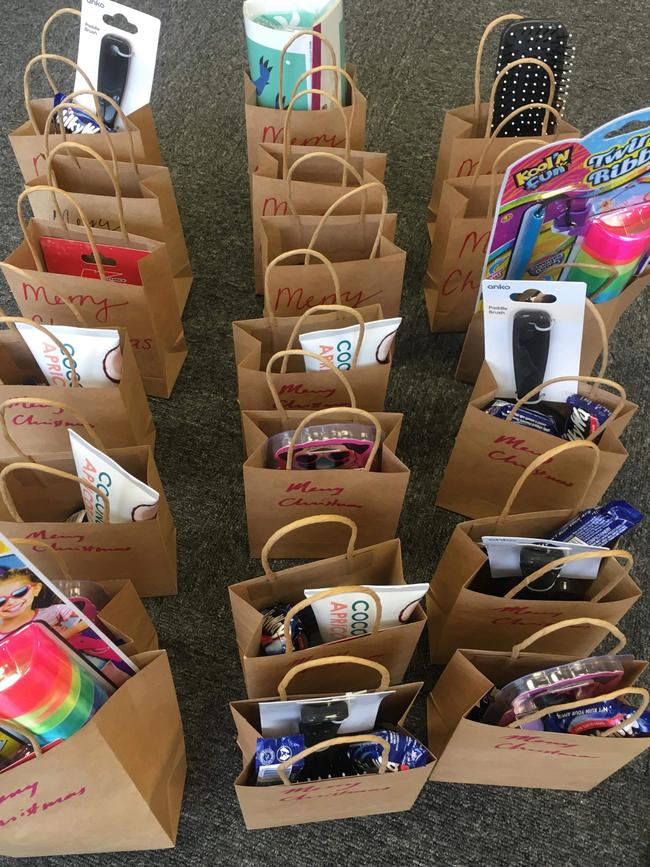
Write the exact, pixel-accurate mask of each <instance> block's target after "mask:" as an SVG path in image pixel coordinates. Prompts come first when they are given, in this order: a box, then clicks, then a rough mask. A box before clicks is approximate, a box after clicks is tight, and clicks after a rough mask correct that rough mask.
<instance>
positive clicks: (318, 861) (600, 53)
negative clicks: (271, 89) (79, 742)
mask: <svg viewBox="0 0 650 867" xmlns="http://www.w3.org/2000/svg"><path fill="white" fill-rule="evenodd" d="M134 5H135V4H134ZM137 5H138V6H139V8H141V9H143V10H145V11H148V12H152V13H154V14H159V15H161V16H162V17H163V25H162V45H161V50H160V56H159V60H158V68H157V77H156V85H155V92H154V98H153V107H154V113H155V117H156V121H157V125H158V130H159V136H160V141H161V145H162V151H163V154H164V157H165V159H166V161H167V163H168V165H169V166H170V167H171V170H172V174H173V176H174V181H175V184H176V190H177V195H178V202H179V207H180V210H181V215H182V217H183V221H184V225H185V229H186V235H187V239H188V245H189V247H190V254H191V258H192V264H193V267H194V273H195V277H196V279H195V284H194V288H193V290H192V294H191V296H190V300H189V304H188V307H187V312H186V316H185V327H186V333H187V339H188V343H189V346H190V357H189V360H188V361H187V363H186V365H185V368H184V370H183V372H182V374H181V376H180V379H179V380H178V383H177V386H176V389H175V391H174V394H173V396H172V398H171V400H169V401H164V400H154V401H152V404H153V411H154V416H155V421H156V425H157V428H158V446H157V452H156V454H157V461H158V465H159V469H160V472H161V475H162V478H163V480H164V483H165V487H166V491H167V495H168V497H169V500H170V503H171V507H172V510H173V512H174V515H175V518H176V522H177V525H178V538H179V569H180V592H179V594H178V596H177V597H175V598H168V599H163V600H152V601H150V602H149V603H148V608H149V611H150V612H151V615H152V617H153V618H154V620H155V623H156V626H157V628H158V631H159V634H160V640H161V644H162V646H163V647H166V648H167V649H168V651H169V654H170V658H171V663H172V667H173V671H174V675H175V679H176V685H177V689H178V695H179V700H180V705H181V710H182V713H183V719H184V725H185V733H186V739H187V751H188V759H189V773H188V779H187V788H186V792H185V800H184V805H183V813H182V817H181V824H180V831H179V836H178V845H177V847H176V849H175V850H172V851H163V852H152V853H146V854H145V853H133V854H113V855H105V856H84V857H77V858H65V859H63V858H62V859H58V858H51V859H48V858H41V859H34V861H35V862H37V863H39V864H43V865H46V864H47V865H59V864H61V865H63V864H66V865H77V864H78V865H140V864H142V865H144V864H148V865H152V867H153V865H158V864H160V865H163V864H164V865H221V864H228V865H230V864H242V865H262V864H267V863H271V864H273V863H277V862H282V863H285V864H293V863H296V864H300V865H304V867H312V865H314V867H315V865H318V867H320V865H331V864H351V863H375V864H382V865H384V864H385V865H393V864H410V865H445V867H468V865H479V864H489V865H491V867H500V865H524V864H528V863H530V862H531V861H536V862H537V863H540V864H544V865H555V864H565V865H570V867H574V865H575V867H578V865H583V864H588V863H593V862H594V861H596V862H598V861H600V860H602V861H603V863H606V864H609V865H626V867H631V865H640V864H647V863H648V851H647V848H646V847H647V819H648V768H649V766H648V759H647V758H645V759H643V758H641V759H639V760H637V761H635V762H633V763H632V764H631V765H629V766H628V767H626V768H625V769H624V770H622V771H621V772H620V773H618V774H617V775H615V776H614V777H613V778H611V779H609V780H608V781H607V782H606V783H604V784H603V785H601V786H600V787H599V788H597V789H595V790H594V791H592V792H590V793H588V794H576V793H570V792H566V793H565V792H559V793H552V792H545V791H534V790H513V789H503V788H498V787H494V788H479V787H468V786H457V785H447V784H435V785H434V784H429V785H427V786H426V788H425V789H424V791H423V793H422V795H421V797H420V799H419V801H418V802H417V804H416V806H415V807H414V808H413V810H412V811H411V812H410V813H405V814H397V815H394V816H387V817H374V818H366V819H354V820H349V821H345V822H339V823H336V824H321V825H309V826H301V827H296V828H285V829H280V830H268V831H256V832H251V833H247V832H246V831H245V829H244V825H243V822H242V819H241V815H240V812H239V808H238V804H237V800H236V797H235V793H234V790H233V779H234V778H235V776H236V775H237V774H238V772H239V771H240V768H241V762H240V756H239V751H238V749H237V747H236V745H235V737H234V731H233V727H232V723H231V718H230V713H229V710H228V702H229V701H231V700H233V699H236V698H241V697H244V692H243V683H242V678H241V671H240V666H239V660H238V657H237V653H236V648H235V640H234V635H233V630H232V621H231V617H230V610H229V605H228V597H227V592H226V587H227V585H228V584H229V583H231V582H234V581H239V580H242V579H244V578H248V577H252V576H254V575H256V574H259V563H258V562H256V561H253V560H250V559H249V558H248V554H247V550H248V549H247V539H246V527H245V521H244V501H243V492H242V484H241V471H240V463H241V453H242V449H241V441H240V433H239V420H238V413H237V406H236V403H235V378H234V375H233V359H232V350H231V333H230V322H231V320H233V319H242V318H250V317H253V316H256V315H258V311H259V309H260V305H259V303H258V301H257V299H256V298H255V296H254V294H253V291H252V267H251V232H250V225H249V211H248V185H247V178H246V161H245V138H244V126H243V109H242V69H243V68H244V63H245V55H244V37H243V27H242V22H241V12H240V7H241V3H240V2H239V0H219V2H216V0H140V2H139V3H138V4H137ZM511 5H512V4H505V6H504V4H502V3H499V2H497V0H482V2H479V0H472V2H467V3H461V2H458V0H457V2H449V0H444V2H435V0H411V2H408V3H406V2H404V0H401V2H400V0H393V2H388V0H347V2H346V7H347V8H346V17H347V24H348V27H347V30H348V38H347V44H348V54H349V57H350V59H351V60H353V61H354V62H356V63H357V64H358V67H359V75H360V81H361V85H362V89H363V91H364V92H365V93H366V94H367V96H368V100H369V110H368V142H367V147H368V149H371V150H380V151H387V152H388V153H389V155H390V161H389V170H388V175H387V185H388V190H389V194H390V198H391V204H392V207H393V209H395V210H396V211H398V213H399V215H400V222H399V230H398V241H399V243H400V244H401V246H402V247H405V248H406V249H407V250H408V251H409V261H408V271H407V279H406V287H405V295H404V301H403V315H404V316H405V324H404V326H403V331H402V333H401V336H400V340H399V346H398V351H397V357H396V361H395V364H394V368H393V374H392V380H391V386H390V394H389V399H388V403H387V408H388V409H390V410H394V411H402V412H404V413H405V423H404V432H403V436H402V439H401V446H400V450H399V451H400V455H401V457H402V459H403V460H404V461H405V462H406V464H407V465H408V466H409V467H410V468H411V469H412V473H413V475H412V482H411V485H410V488H409V492H408V496H407V499H406V504H405V508H404V512H403V515H402V521H401V526H400V536H401V538H402V543H403V550H404V560H405V574H406V576H407V580H408V581H412V582H413V581H428V580H429V579H430V577H431V574H432V572H433V569H434V567H435V564H436V563H437V561H438V559H439V557H440V555H441V552H442V551H443V549H444V546H445V544H446V542H447V540H448V538H449V536H450V533H451V530H452V528H453V526H454V524H455V523H456V522H457V521H458V520H459V518H458V516H455V515H451V514H449V513H446V512H441V511H439V510H437V509H435V508H434V507H433V501H434V498H435V493H436V490H437V487H438V485H439V482H440V478H441V474H442V472H443V469H444V466H445V462H446V460H447V458H448V455H449V452H450V449H451V447H452V443H453V439H454V435H455V433H456V431H457V429H458V425H459V422H460V419H461V417H462V414H463V411H464V408H465V405H466V402H467V399H468V394H469V388H468V387H467V386H464V385H461V384H459V383H457V382H455V381H454V379H453V371H454V367H455V362H456V359H457V356H458V352H459V349H460V345H461V339H460V337H459V336H458V335H450V336H434V335H432V334H431V333H430V332H429V330H428V327H427V324H426V320H425V312H424V304H423V299H422V294H421V285H422V279H423V274H424V269H425V265H426V260H427V256H428V241H427V234H426V229H425V225H424V213H425V208H426V204H427V201H428V198H429V195H430V190H431V180H432V176H433V169H434V163H435V154H436V147H437V143H438V138H439V135H440V130H441V126H442V120H443V115H444V112H445V110H446V109H448V108H450V107H453V106H456V105H460V104H465V103H468V102H470V100H471V98H472V93H471V82H472V74H473V58H474V54H475V49H476V45H477V42H478V39H479V36H480V33H481V30H482V28H483V26H484V24H485V23H487V22H488V21H489V20H490V19H491V18H493V17H495V16H496V15H498V14H501V13H503V12H506V11H510V6H511ZM56 7H57V4H56V3H55V2H53V0H30V2H29V3H23V2H19V0H3V2H2V4H1V7H0V15H1V16H2V19H3V20H2V25H3V26H2V37H1V42H0V48H1V52H0V80H1V81H2V94H1V96H0V130H2V131H3V133H5V134H6V133H8V132H9V131H10V130H11V129H12V128H14V127H16V126H17V125H18V124H19V123H22V122H23V120H24V119H25V111H24V108H23V106H22V104H21V91H22V86H21V80H22V69H23V67H24V65H25V63H26V61H27V60H28V59H29V58H30V56H32V55H33V54H35V53H36V52H37V49H38V44H39V30H40V27H41V24H42V22H43V21H44V20H45V17H46V16H47V15H48V14H49V13H50V12H51V11H53V10H54V9H55V8H56ZM518 11H522V12H526V13H528V14H529V15H530V16H531V17H538V18H549V17H551V16H553V15H555V16H557V17H561V18H562V20H564V21H565V22H566V23H567V24H568V25H570V27H571V29H572V30H573V33H574V34H575V41H576V44H577V51H576V62H575V74H574V78H573V82H572V86H571V93H570V103H569V111H568V117H569V119H570V120H571V121H572V122H573V123H574V124H575V125H576V126H578V127H579V128H581V129H583V130H585V131H587V130H590V129H592V128H594V126H596V125H599V124H601V123H603V122H605V121H606V120H609V119H610V118H612V117H614V116H615V115H616V114H621V113H623V112H625V111H631V110H632V109H635V108H638V107H640V106H642V105H643V104H644V100H645V99H646V98H647V92H648V88H647V78H648V72H649V64H648V54H647V29H646V27H645V26H644V24H647V4H646V2H645V0H621V2H619V3H616V4H615V3H612V2H609V0H590V2H577V3H572V4H566V5H565V4H559V3H548V2H543V0H528V2H527V3H526V4H525V5H524V6H522V7H521V9H520V10H518ZM52 34H53V41H52V46H53V47H55V46H56V47H58V48H60V49H61V50H63V52H64V53H67V54H68V55H71V54H73V53H74V52H75V51H76V45H74V44H73V39H72V37H71V36H69V35H66V33H65V28H64V27H63V22H60V24H57V25H56V26H55V28H54V29H53V31H52ZM494 50H495V49H494ZM488 55H489V56H490V57H493V56H494V55H493V52H492V53H491V54H490V52H488ZM488 66H489V67H490V68H491V66H492V60H491V59H490V60H489V61H488ZM39 88H40V90H39ZM35 89H36V93H37V94H38V95H45V94H46V92H47V91H46V90H45V82H44V81H43V80H39V79H38V76H37V77H36V80H35ZM0 160H1V170H2V182H3V183H2V195H1V196H0V218H1V224H0V225H1V226H2V230H1V231H2V253H3V254H6V253H8V252H9V251H10V250H11V249H13V247H14V246H15V245H16V244H17V243H18V239H19V238H18V228H17V224H16V218H15V207H14V202H15V197H16V194H17V193H18V191H19V189H20V179H19V174H18V171H17V169H16V168H15V164H14V160H13V154H12V152H11V150H10V148H9V146H8V144H7V142H6V139H4V136H3V141H2V143H1V145H0ZM0 303H1V304H2V305H3V306H6V309H7V310H9V311H13V310H14V307H13V303H12V302H11V301H10V300H9V299H8V292H7V291H6V288H5V287H3V290H2V295H1V296H0ZM649 329H650V297H649V296H648V295H647V294H646V297H645V298H642V299H640V300H639V301H638V302H637V303H636V304H635V306H634V307H633V309H632V310H631V311H630V312H629V313H628V314H627V315H626V317H625V318H624V320H623V321H622V322H621V323H620V324H619V326H618V329H617V331H616V333H615V335H614V337H613V338H612V341H611V352H612V362H611V368H610V374H611V375H612V377H613V378H615V379H618V380H619V381H620V382H622V383H623V384H624V385H625V386H626V387H627V389H628V392H629V394H630V396H631V398H632V399H633V400H635V401H637V402H638V403H639V404H641V411H640V412H639V414H638V415H637V417H636V419H635V420H634V422H633V424H632V425H631V426H630V427H629V428H628V429H627V431H626V433H625V444H626V446H627V448H628V450H629V452H630V459H629V460H628V462H627V464H626V465H625V467H624V468H623V470H622V472H621V473H620V474H619V476H618V478H617V479H616V481H615V483H614V485H613V486H612V488H611V494H612V496H616V497H625V498H628V499H630V500H631V501H632V502H633V503H635V504H636V505H637V506H638V507H640V508H641V509H642V510H643V511H645V512H646V513H647V512H648V511H649V509H650V497H649V495H648V489H647V486H646V478H647V475H648V469H649V459H648V453H649V445H650V443H649V437H648V427H647V424H648V414H647V407H648V404H649V401H650V377H648V374H647V364H646V353H647V346H648V330H649ZM649 533H650V521H646V523H645V525H644V526H642V528H641V529H638V530H637V531H635V532H634V535H633V536H631V537H630V547H631V548H632V550H633V552H634V553H635V555H637V557H638V565H637V567H636V570H635V574H636V578H637V581H639V583H640V584H641V585H642V586H643V585H646V584H647V581H646V570H647V566H648V560H647V557H646V555H645V545H647V542H648V534H649ZM648 606H649V603H648V597H647V596H646V597H645V598H644V599H643V600H642V601H641V602H639V603H638V604H637V605H636V606H635V607H634V608H633V609H632V611H631V612H630V613H629V614H628V615H627V617H626V618H625V620H624V621H623V624H624V629H625V631H626V632H627V635H628V637H629V646H630V649H631V650H632V651H633V652H634V653H635V654H636V655H637V656H638V657H640V658H648V656H647V655H648V653H649V652H650V641H649V632H648V628H647V624H648V611H649V609H648ZM408 676H409V679H411V680H416V679H418V680H419V679H423V680H425V681H426V683H427V685H428V686H429V685H430V684H431V683H432V682H433V675H432V672H431V670H430V667H429V666H428V665H427V657H426V653H425V647H424V644H422V645H421V647H420V650H419V652H418V654H417V655H416V659H415V660H414V662H413V664H412V666H411V668H410V670H409V675H408ZM409 724H410V726H411V729H412V730H413V731H414V732H415V733H418V734H419V735H420V736H422V737H424V734H425V713H424V701H423V698H422V697H421V698H420V700H419V701H418V703H417V704H416V707H415V708H414V710H413V713H412V715H411V718H410V723H409ZM78 830H79V833H80V834H83V828H79V829H78ZM5 833H6V832H5ZM1 863H8V859H4V861H2V862H1Z"/></svg>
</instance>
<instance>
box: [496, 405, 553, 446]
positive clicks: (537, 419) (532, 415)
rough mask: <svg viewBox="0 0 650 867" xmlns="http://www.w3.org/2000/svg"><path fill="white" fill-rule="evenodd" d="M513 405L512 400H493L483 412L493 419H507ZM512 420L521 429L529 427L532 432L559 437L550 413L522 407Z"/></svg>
mask: <svg viewBox="0 0 650 867" xmlns="http://www.w3.org/2000/svg"><path fill="white" fill-rule="evenodd" d="M514 405H515V404H514V401H512V400H500V399H499V400H493V401H492V403H491V404H490V405H489V406H488V407H486V409H485V410H484V411H485V412H486V413H487V414H488V415H493V416H494V417H495V418H507V416H508V413H509V412H510V410H511V409H512V408H513V406H514ZM512 420H513V422H514V423H515V424H520V425H521V426H522V427H530V428H533V430H538V431H541V432H542V433H547V434H551V435H552V436H556V437H557V436H559V435H560V431H559V428H558V425H557V421H556V419H555V416H553V415H551V414H550V413H545V412H542V411H541V410H539V409H531V408H530V407H528V406H522V407H520V408H519V409H518V410H517V412H516V413H515V414H514V416H513V419H512Z"/></svg>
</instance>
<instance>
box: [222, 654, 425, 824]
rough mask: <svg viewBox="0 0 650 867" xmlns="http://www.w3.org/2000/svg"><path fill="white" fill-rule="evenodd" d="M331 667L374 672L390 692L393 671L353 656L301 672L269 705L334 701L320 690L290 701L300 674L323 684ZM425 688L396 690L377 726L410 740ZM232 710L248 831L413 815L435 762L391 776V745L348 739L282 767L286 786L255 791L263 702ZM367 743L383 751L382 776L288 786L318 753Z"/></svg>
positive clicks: (236, 703)
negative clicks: (299, 766)
mask: <svg viewBox="0 0 650 867" xmlns="http://www.w3.org/2000/svg"><path fill="white" fill-rule="evenodd" d="M330 665H333V666H335V667H336V669H339V667H340V666H341V665H344V666H346V667H347V666H350V665H357V666H365V667H371V668H372V669H373V670H374V671H376V672H379V674H380V675H381V682H380V684H379V686H378V687H376V689H377V690H380V691H383V690H385V689H386V687H387V686H388V682H389V681H388V678H389V675H388V671H387V670H386V669H385V668H384V667H383V666H382V665H377V664H376V663H372V662H369V661H368V660H366V659H357V658H356V657H353V656H343V657H328V658H326V659H321V660H313V661H310V662H305V663H303V664H302V665H300V666H296V668H295V669H293V671H292V672H289V674H288V675H287V676H286V677H285V679H284V681H283V682H282V684H280V687H279V688H278V693H279V698H278V699H267V700H270V701H273V700H277V701H286V700H287V698H289V699H294V698H318V697H323V696H327V695H331V694H332V693H331V692H323V691H322V689H321V688H320V687H319V692H318V693H316V694H313V693H312V694H302V695H293V694H292V695H291V696H288V695H287V688H288V686H289V683H290V682H291V680H292V679H293V676H294V674H297V673H298V670H299V669H300V670H305V669H307V668H313V669H316V668H318V669H319V671H318V677H319V680H320V678H321V674H325V672H326V668H325V667H326V666H330ZM314 673H315V672H314ZM337 675H338V679H337V682H338V684H339V687H338V689H339V691H340V692H342V691H345V690H342V689H341V687H340V684H341V682H343V683H345V684H346V687H347V685H348V680H347V677H346V676H344V675H342V674H341V673H340V671H339V672H337ZM312 682H313V677H312ZM421 688H422V684H421V683H406V684H402V685H400V686H394V687H391V689H392V690H393V695H387V696H386V697H385V698H384V699H383V700H382V702H381V706H380V709H379V714H378V721H377V723H378V725H381V726H382V727H384V728H388V729H390V730H393V731H397V732H400V733H401V734H405V735H408V734H409V732H408V731H407V730H406V729H405V728H404V724H405V722H406V717H407V716H408V713H409V711H410V709H411V706H412V705H413V702H414V701H415V698H416V697H417V695H418V693H419V691H420V689H421ZM368 691H374V690H368ZM230 710H231V713H232V715H233V719H234V721H235V725H236V726H237V743H238V744H239V747H240V749H241V751H242V757H243V761H244V768H243V770H242V772H241V774H240V775H239V776H238V777H237V779H236V781H235V791H236V793H237V798H238V799H239V806H240V807H241V811H242V815H243V817H244V822H245V823H246V827H247V828H248V829H249V830H253V829H255V828H278V827H282V826H284V825H299V824H304V823H306V822H324V821H329V820H333V819H347V818H351V817H353V816H374V815H377V814H378V813H398V812H402V811H404V810H410V809H411V807H412V806H413V804H414V803H415V801H416V799H417V797H418V795H419V794H420V792H421V791H422V788H423V787H424V784H425V783H426V781H427V779H428V778H429V775H430V774H431V769H432V767H433V764H434V761H435V760H434V758H433V756H431V755H430V756H429V761H428V762H427V764H426V765H424V766H423V767H420V768H409V769H408V770H400V771H397V772H390V773H386V767H387V764H388V751H389V745H388V741H386V740H384V739H383V738H380V737H378V736H377V735H372V734H361V735H343V736H341V737H336V738H332V739H330V740H326V741H322V742H321V743H318V744H316V745H315V746H313V747H309V748H308V749H306V750H304V751H303V752H302V753H298V754H297V755H296V756H293V757H291V758H290V759H289V760H288V761H286V762H284V763H283V764H281V765H280V766H279V768H278V774H279V775H280V778H281V780H282V785H280V784H278V785H271V786H259V785H256V774H255V749H256V744H257V739H258V738H260V737H262V735H261V733H260V731H259V729H260V728H261V725H260V718H259V717H260V713H259V700H255V699H248V700H247V701H234V702H232V703H231V705H230ZM368 742H374V743H378V744H379V745H380V746H381V747H382V748H383V751H384V752H383V757H382V761H381V765H380V767H379V771H378V773H377V774H361V775H359V776H348V777H345V778H333V779H327V780H315V781H314V782H307V783H299V782H298V783H292V782H290V781H289V778H288V776H287V774H288V766H290V765H291V764H292V763H295V762H296V761H299V760H300V759H302V758H304V757H307V756H308V755H311V753H313V752H316V751H317V750H322V749H326V748H327V747H330V746H336V745H339V744H341V745H342V744H355V743H368ZM344 795H354V796H355V797H342V796H344Z"/></svg>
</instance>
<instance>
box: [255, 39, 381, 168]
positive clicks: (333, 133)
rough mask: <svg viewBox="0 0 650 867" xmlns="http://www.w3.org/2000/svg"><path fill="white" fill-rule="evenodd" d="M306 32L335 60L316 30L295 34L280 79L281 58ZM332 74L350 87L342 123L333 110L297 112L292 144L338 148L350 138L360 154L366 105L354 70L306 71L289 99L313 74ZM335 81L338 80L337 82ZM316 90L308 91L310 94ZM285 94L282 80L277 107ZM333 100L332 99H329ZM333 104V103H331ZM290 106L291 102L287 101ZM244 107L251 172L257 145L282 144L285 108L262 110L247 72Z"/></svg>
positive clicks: (319, 68) (327, 67) (321, 68)
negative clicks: (315, 38)
mask: <svg viewBox="0 0 650 867" xmlns="http://www.w3.org/2000/svg"><path fill="white" fill-rule="evenodd" d="M305 32H307V33H310V34H311V35H312V36H316V37H318V38H320V39H321V40H322V41H323V43H324V44H325V45H326V46H327V47H328V48H329V50H330V58H331V59H332V60H334V59H335V57H334V50H333V48H332V46H331V44H330V43H329V42H328V41H327V40H326V39H325V38H324V37H323V35H322V34H321V33H318V31H315V30H308V31H304V30H301V31H299V32H298V33H295V34H294V35H293V36H292V37H290V39H289V40H288V42H287V43H286V45H285V46H284V48H283V49H282V53H281V54H280V67H279V69H280V76H281V75H282V68H283V66H284V62H285V61H284V55H285V52H286V51H287V49H288V48H289V47H290V46H291V44H292V43H293V42H294V41H295V40H296V39H298V38H299V37H300V36H303V35H304V34H305ZM326 71H334V72H336V73H338V74H339V75H343V76H344V77H345V78H346V79H347V81H348V83H349V85H350V104H349V105H347V106H344V108H343V112H344V119H343V118H341V116H340V112H339V111H338V110H337V109H336V108H324V109H320V110H318V111H298V112H296V115H297V116H296V119H295V121H294V127H293V136H292V142H291V143H292V144H297V145H307V146H310V147H320V148H323V147H341V146H342V145H343V144H344V142H345V140H346V136H348V135H349V139H350V147H352V148H353V149H354V150H357V151H362V150H364V148H365V144H366V112H367V108H368V105H367V102H366V98H365V96H364V95H363V94H362V93H361V92H360V90H359V89H358V87H357V85H356V82H355V78H356V70H355V68H354V67H353V66H348V67H347V69H341V67H340V66H333V65H323V66H316V67H314V68H313V69H309V70H307V72H306V73H304V74H303V75H302V76H301V77H300V78H299V79H298V81H297V82H296V84H295V87H294V91H293V93H292V98H293V97H294V96H295V95H296V93H297V92H298V89H299V88H300V86H301V84H302V82H303V81H306V79H307V78H309V77H310V76H311V75H313V74H314V73H316V72H326ZM337 80H338V78H337ZM315 90H316V88H310V92H312V91H315ZM306 92H307V91H306V90H305V88H304V87H303V89H302V91H301V93H300V95H301V96H304V95H305V93H306ZM284 99H285V97H284V93H283V88H282V78H280V81H279V100H278V102H279V105H282V106H284ZM329 99H330V100H332V97H331V96H329ZM332 101H333V100H332ZM289 102H291V100H289ZM244 103H245V110H246V143H247V151H248V170H249V172H252V171H254V170H255V168H256V165H257V163H256V157H257V145H258V144H267V143H270V144H277V143H278V142H282V140H283V139H282V135H283V132H284V124H285V111H286V110H285V109H284V108H265V107H263V106H260V105H257V92H256V90H255V85H254V84H253V82H252V81H251V78H250V75H249V74H248V72H245V73H244Z"/></svg>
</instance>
